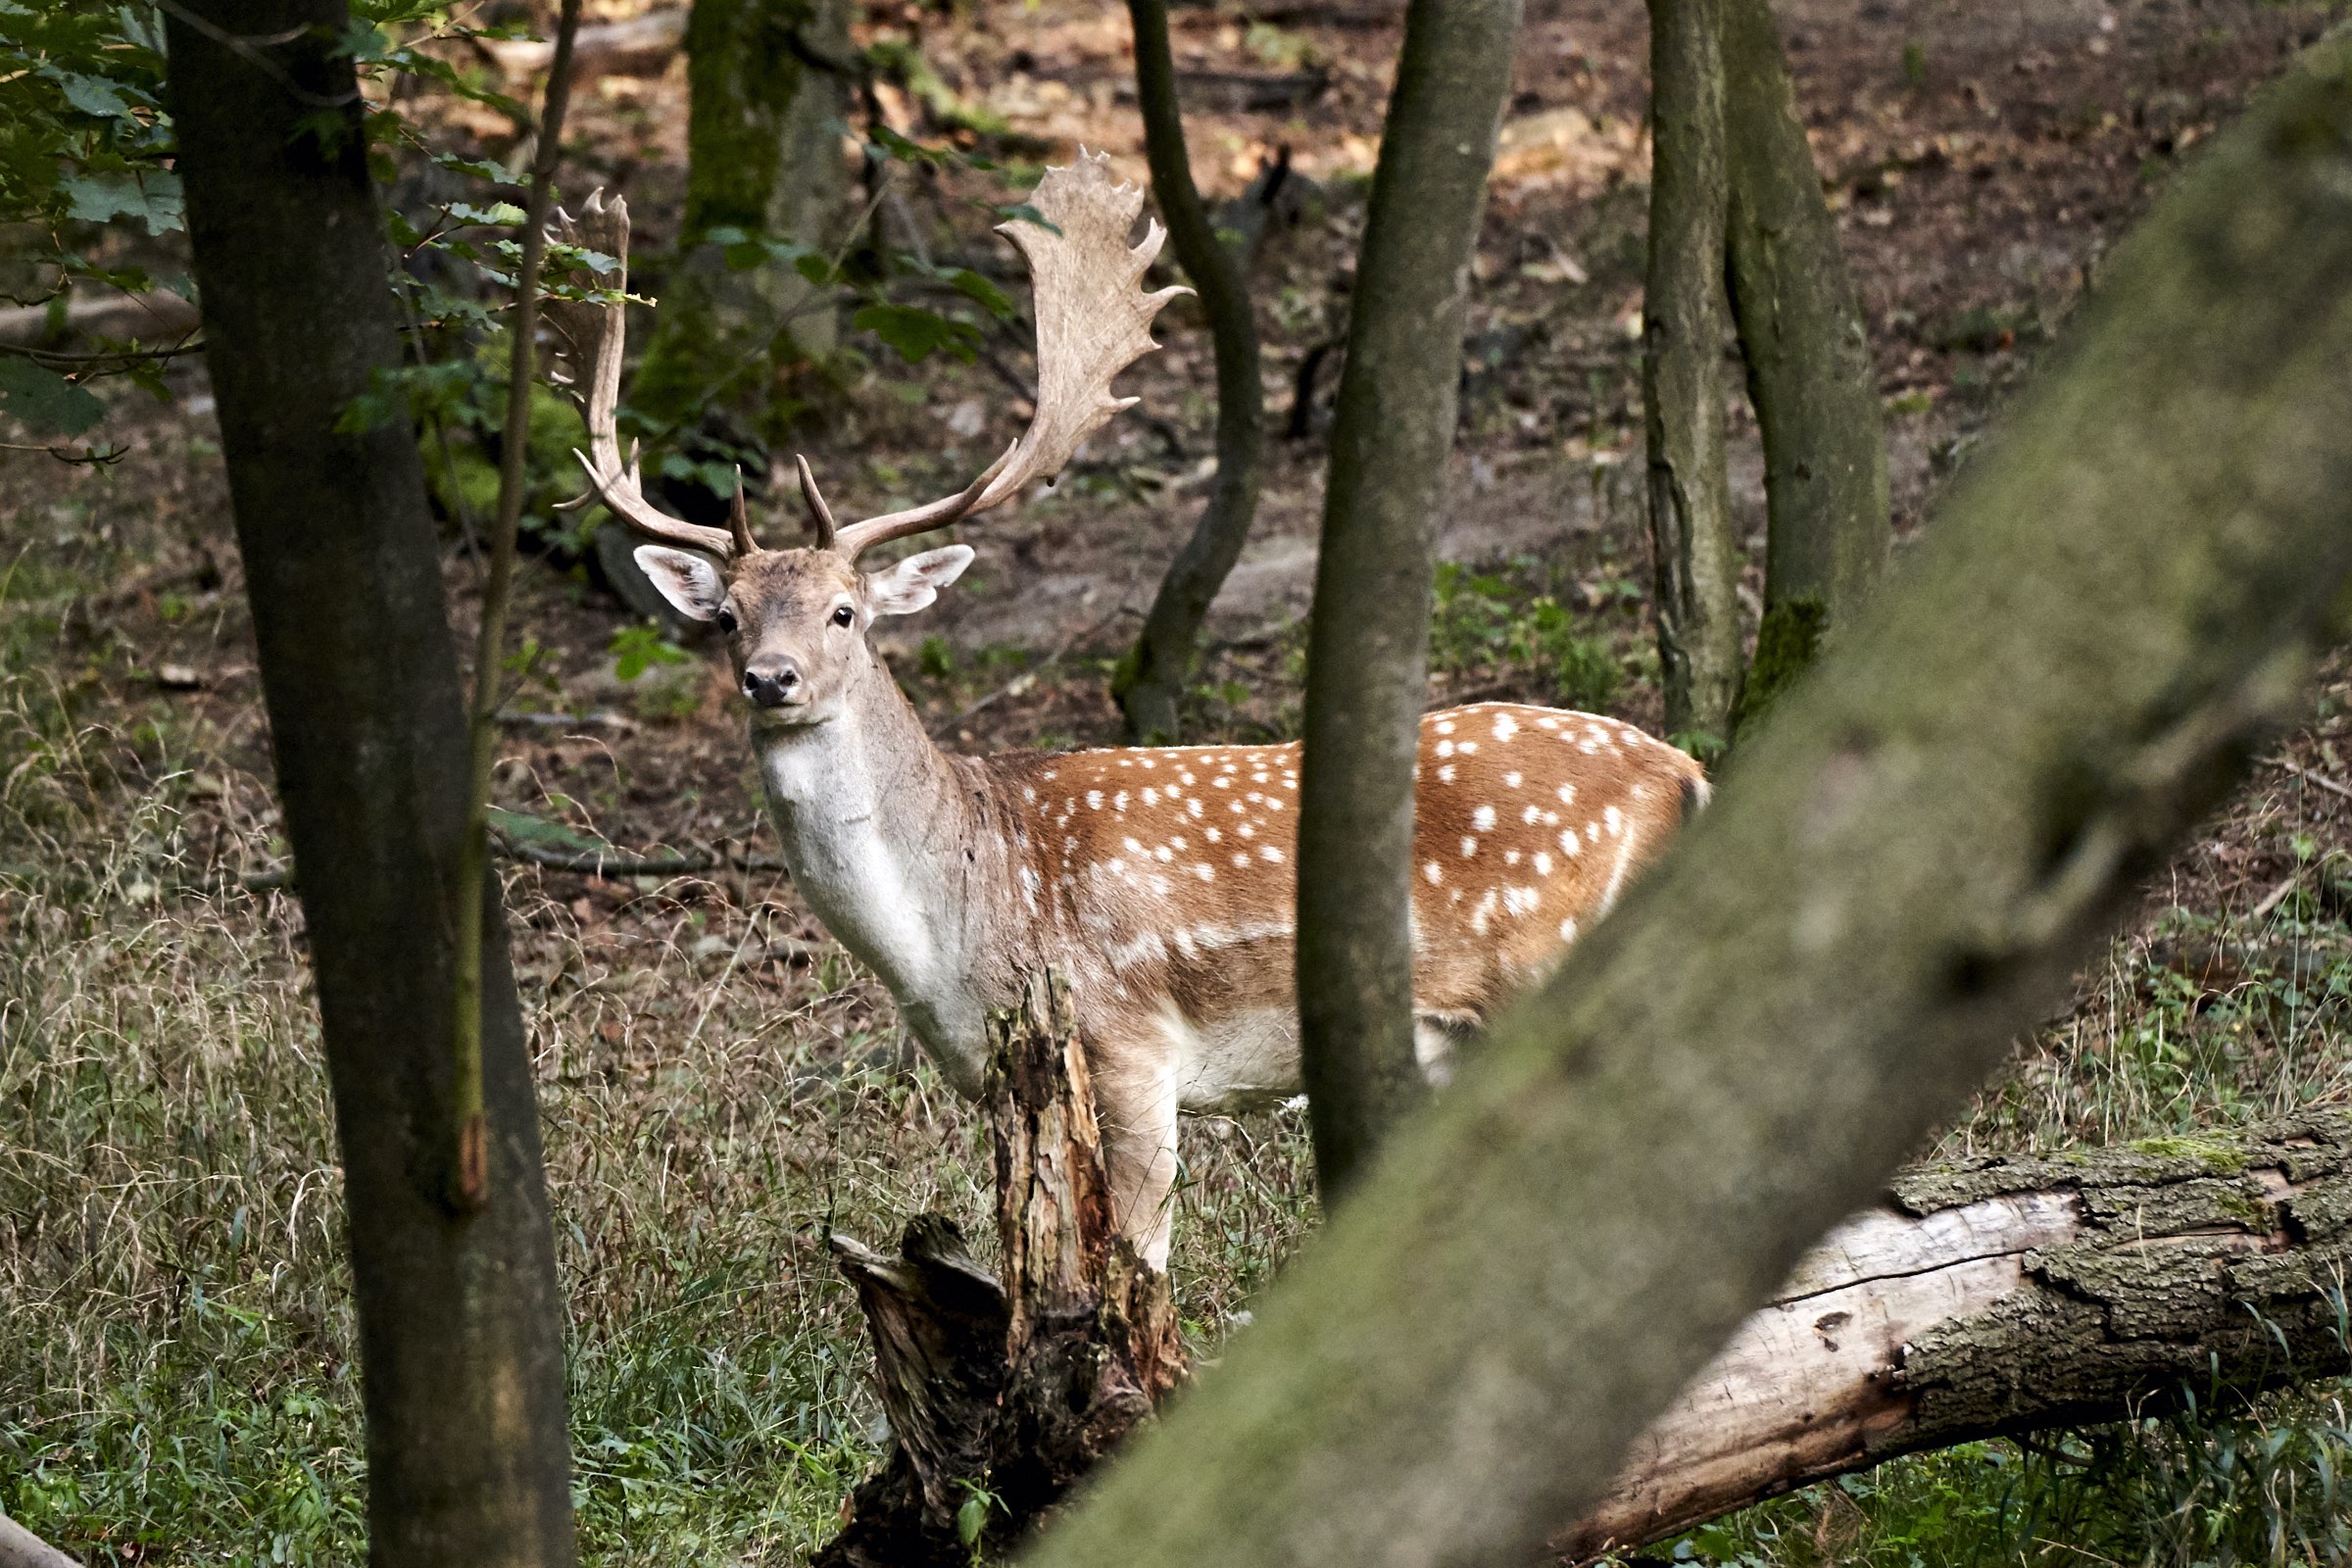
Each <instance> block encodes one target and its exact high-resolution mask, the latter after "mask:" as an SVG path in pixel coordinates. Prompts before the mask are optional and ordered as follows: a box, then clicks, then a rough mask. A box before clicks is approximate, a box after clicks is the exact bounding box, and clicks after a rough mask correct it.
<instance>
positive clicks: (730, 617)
mask: <svg viewBox="0 0 2352 1568" xmlns="http://www.w3.org/2000/svg"><path fill="white" fill-rule="evenodd" d="M718 629H719V630H720V631H722V632H724V633H726V635H728V636H729V637H732V636H734V635H735V612H733V611H732V610H729V609H728V608H727V607H726V606H724V605H721V606H719V607H718Z"/></svg>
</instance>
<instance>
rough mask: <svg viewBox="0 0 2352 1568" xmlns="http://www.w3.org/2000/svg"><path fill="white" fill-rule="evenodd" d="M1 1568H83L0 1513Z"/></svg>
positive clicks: (77, 1562)
mask: <svg viewBox="0 0 2352 1568" xmlns="http://www.w3.org/2000/svg"><path fill="white" fill-rule="evenodd" d="M0 1568H81V1564H80V1562H79V1561H77V1560H76V1559H74V1558H72V1557H69V1556H67V1555H66V1554H65V1553H64V1552H62V1551H60V1550H58V1549H57V1548H56V1547H55V1546H52V1545H51V1544H49V1543H47V1542H46V1541H43V1540H42V1539H41V1538H40V1537H38V1536H36V1535H34V1534H33V1533H32V1532H31V1531H29V1530H27V1529H25V1527H24V1526H23V1525H21V1524H19V1523H17V1522H16V1521H15V1520H14V1519H11V1518H10V1517H9V1516H8V1515H6V1514H4V1513H0Z"/></svg>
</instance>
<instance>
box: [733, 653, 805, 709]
mask: <svg viewBox="0 0 2352 1568" xmlns="http://www.w3.org/2000/svg"><path fill="white" fill-rule="evenodd" d="M743 695H744V696H746V697H749V698H750V699H751V700H752V704H753V706H754V707H757V708H782V707H784V706H785V705H787V704H789V703H797V702H799V701H800V700H801V666H800V665H798V664H796V663H794V662H792V661H791V660H789V659H763V660H760V662H757V663H754V664H748V665H746V666H745V667H744V671H743Z"/></svg>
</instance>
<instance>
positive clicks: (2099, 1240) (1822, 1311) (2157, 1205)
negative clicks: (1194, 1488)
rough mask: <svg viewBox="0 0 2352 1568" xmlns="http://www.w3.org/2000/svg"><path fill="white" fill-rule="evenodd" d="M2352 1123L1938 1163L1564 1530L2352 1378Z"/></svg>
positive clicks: (1586, 1536) (1617, 1542)
mask: <svg viewBox="0 0 2352 1568" xmlns="http://www.w3.org/2000/svg"><path fill="white" fill-rule="evenodd" d="M2348 1263H2352V1115H2346V1114H2344V1113H2342V1112H2337V1111H2310V1112H2306V1113H2303V1114H2301V1115H2298V1116H2295V1117H2291V1118H2289V1119H2287V1120H2284V1121H2280V1122H2277V1123H2273V1124H2271V1125H2269V1126H2266V1127H2261V1128H2257V1129H2253V1130H2251V1131H2248V1132H2245V1133H2242V1134H2227V1135H2222V1134H2217V1135H2212V1136H2200V1137H2196V1138H2179V1139H2161V1140H2156V1141H2154V1142H2150V1143H2143V1144H2139V1145H2135V1146H2132V1147H2130V1148H2119V1149H2111V1150H2103V1151H2096V1152H2066V1153H2063V1154H2059V1155H2055V1156H2052V1157H2048V1158H2035V1159H2025V1158H2008V1157H1991V1158H1983V1159H1975V1160H1969V1161H1965V1162H1963V1163H1960V1164H1956V1165H1945V1166H1928V1167H1918V1168H1914V1169H1912V1170H1910V1171H1907V1172H1905V1173H1904V1174H1903V1175H1902V1176H1900V1177H1899V1178H1897V1180H1896V1182H1895V1183H1894V1186H1893V1190H1892V1192H1891V1194H1890V1195H1889V1197H1888V1199H1887V1201H1886V1203H1885V1204H1883V1205H1882V1206H1880V1207H1878V1208H1875V1209H1872V1210H1869V1211H1866V1212H1865V1213H1863V1214H1861V1215H1859V1216H1857V1217H1855V1218H1854V1219H1853V1220H1851V1221H1849V1222H1847V1223H1846V1224H1845V1225H1843V1226H1842V1227H1840V1228H1839V1229H1838V1231H1836V1232H1834V1233H1833V1234H1832V1235H1831V1236H1830V1238H1829V1239H1828V1240H1827V1241H1826V1242H1824V1243H1823V1245H1822V1246H1821V1247H1820V1248H1818V1249H1816V1250H1814V1251H1813V1252H1811V1253H1810V1254H1808V1255H1807V1256H1806V1258H1805V1259H1804V1261H1803V1262H1802V1263H1801V1264H1800V1265H1799V1266H1798V1268H1797V1271H1796V1273H1795V1275H1794V1276H1793V1277H1792V1278H1791V1279H1790V1280H1789V1283H1788V1285H1787V1286H1786V1287H1784V1288H1783V1289H1782V1291H1781V1292H1780V1293H1779V1295H1778V1296H1777V1297H1776V1298H1775V1299H1774V1300H1773V1301H1772V1302H1771V1303H1770V1304H1769V1305H1767V1306H1766V1307H1765V1308H1764V1309H1763V1310H1761V1311H1759V1312H1757V1313H1756V1314H1755V1315H1754V1316H1752V1317H1750V1318H1749V1319H1748V1320H1747V1321H1746V1322H1745V1323H1744V1324H1742V1325H1741V1326H1740V1331H1739V1333H1738V1334H1737V1335H1736V1336H1735V1337H1734V1339H1733V1341H1732V1343H1731V1344H1730V1345H1729V1346H1728V1347H1726V1348H1725V1349H1724V1350H1723V1352H1722V1353H1721V1354H1720V1355H1718V1356H1717V1357H1716V1358H1715V1360H1714V1361H1713V1362H1712V1363H1710V1364H1709V1365H1708V1367H1707V1369H1706V1370H1705V1371H1704V1372H1703V1373H1702V1374H1700V1376H1699V1378H1698V1379H1697V1381H1696V1382H1695V1383H1693V1384H1692V1385H1691V1389H1690V1390H1689V1391H1688V1392H1687V1393H1686V1394H1685V1395H1684V1396H1683V1397H1682V1399H1681V1401H1680V1402H1679V1403H1678V1404H1676V1405H1675V1406H1674V1408H1672V1409H1671V1410H1669V1411H1668V1412H1667V1413H1666V1414H1665V1415H1664V1416H1662V1417H1660V1418H1659V1419H1658V1421H1657V1422H1656V1423H1654V1424H1653V1425H1652V1426H1651V1427H1650V1428H1649V1430H1648V1431H1647V1432H1645V1433H1644V1434H1643V1435H1642V1439H1641V1441H1640V1443H1639V1444H1637V1445H1636V1446H1635V1449H1634V1452H1633V1456H1632V1458H1631V1460H1630V1461H1629V1463H1628V1464H1627V1467H1626V1469H1625V1471H1624V1472H1623V1474H1622V1475H1621V1476H1620V1477H1619V1479H1618V1482H1617V1484H1616V1486H1615V1488H1614V1489H1612V1492H1611V1495H1610V1496H1609V1498H1608V1500H1607V1501H1606V1502H1605V1503H1603V1504H1602V1506H1601V1507H1600V1508H1599V1509H1598V1510H1596V1511H1595V1512H1594V1513H1593V1514H1592V1515H1591V1516H1590V1517H1588V1518H1586V1519H1585V1520H1584V1521H1583V1522H1581V1523H1580V1524H1578V1525H1577V1526H1575V1527H1574V1528H1573V1529H1570V1530H1568V1531H1566V1532H1564V1533H1563V1534H1561V1535H1560V1536H1559V1537H1557V1538H1556V1539H1555V1540H1554V1541H1553V1543H1552V1551H1553V1553H1554V1554H1556V1555H1557V1556H1558V1557H1560V1558H1563V1559H1566V1560H1569V1561H1575V1562H1583V1561H1589V1560H1591V1559H1593V1558H1594V1557H1597V1556H1600V1555H1601V1554H1603V1553H1604V1552H1607V1551H1610V1550H1625V1549H1629V1548H1632V1547H1636V1546H1641V1545H1644V1544H1649V1543H1651V1542H1655V1541H1660V1540H1663V1539H1665V1538H1666V1537H1668V1536H1672V1535H1676V1534H1679V1533H1680V1532H1682V1531H1685V1530H1688V1529H1691V1528H1692V1527H1693V1526H1696V1525H1699V1524H1703V1523H1704V1522H1706V1521H1707V1520H1709V1519H1712V1518H1715V1517H1717V1516H1718V1515H1721V1514H1724V1513H1728V1512H1730V1511H1731V1510H1733V1509H1735V1508H1738V1507H1741V1506H1744V1505H1745V1504H1747V1503H1750V1502H1755V1501H1759V1500H1761V1499H1763V1498H1766V1497H1771V1496H1777V1495H1780V1494H1782V1493H1785V1492H1789V1491H1790V1490H1792V1489H1794V1488H1796V1487H1800V1486H1804V1485H1807V1484H1809V1483H1811V1482H1815V1481H1820V1480H1824V1479H1827V1478H1828V1477H1831V1476H1835V1475H1839V1474H1843V1473H1845V1472H1848V1471H1854V1470H1860V1469H1865V1468H1867V1467H1869V1466H1871V1465H1875V1464H1878V1463H1880V1462H1881V1461H1883V1460H1886V1459H1889V1458H1892V1457H1894V1456H1896V1455H1898V1454H1904V1453H1912V1452H1918V1451H1921V1450H1923V1449H1929V1448H1941V1447H1949V1446H1953V1445H1955V1444H1960V1443H1967V1442H1971V1441H1974V1440H1977V1439H1981V1438H1988V1437H1999V1436H2014V1435H2018V1434H2023V1433H2028V1432H2033V1431H2035V1430H2039V1429H2044V1428H2051V1427H2066V1426H2084V1425H2091V1424H2095V1423H2099V1422H2107V1421H2118V1420H2124V1419H2128V1418H2131V1417H2132V1416H2135V1415H2140V1414H2146V1413H2153V1412H2157V1411H2161V1410H2163V1409H2165V1408H2167V1407H2169V1406H2170V1405H2172V1404H2174V1403H2175V1402H2176V1401H2178V1400H2179V1399H2180V1397H2181V1395H2182V1393H2183V1392H2184V1391H2188V1392H2193V1393H2194V1394H2195V1395H2196V1396H2197V1397H2199V1398H2206V1397H2209V1396H2210V1395H2211V1394H2213V1393H2214V1392H2216V1391H2217V1390H2218V1389H2222V1388H2226V1389H2228V1390H2229V1391H2231V1392H2233V1393H2236V1394H2246V1393H2253V1392H2259V1391H2261V1390H2264V1389H2270V1388H2276V1387H2279V1386H2283V1385H2286V1384H2290V1383H2296V1382H2304V1381H2309V1380H2312V1379H2316V1378H2320V1377H2326V1376H2331V1375H2335V1374H2339V1373H2342V1372H2345V1371H2347V1370H2352V1349H2348V1348H2347V1345H2348V1338H2352V1337H2348V1334H2347V1319H2346V1306H2345V1295H2344V1279H2345V1273H2346V1268H2347V1264H2348Z"/></svg>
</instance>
